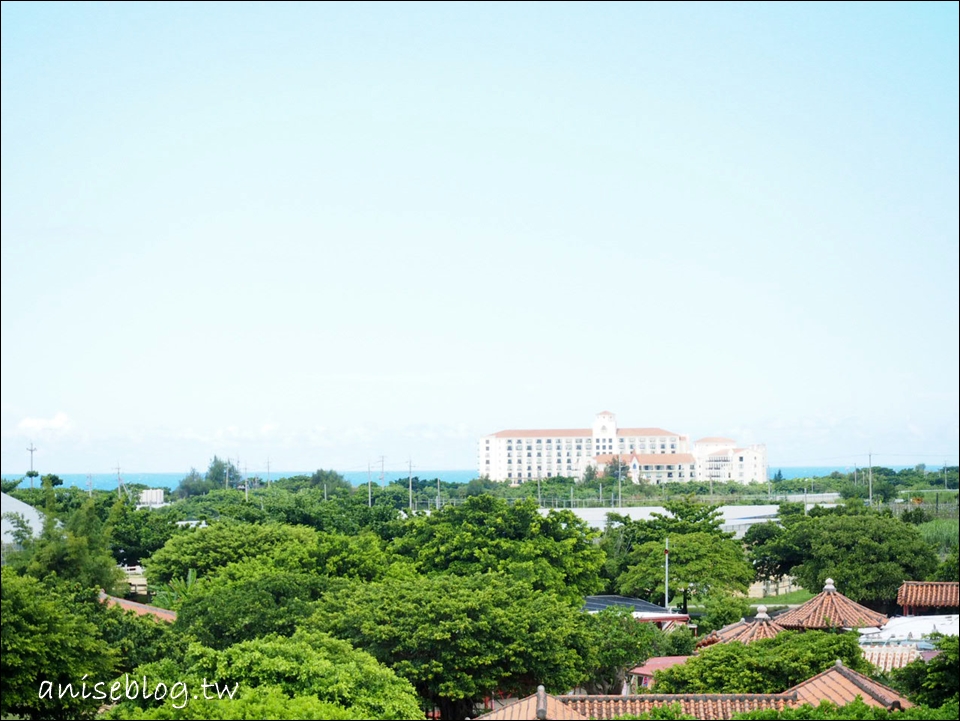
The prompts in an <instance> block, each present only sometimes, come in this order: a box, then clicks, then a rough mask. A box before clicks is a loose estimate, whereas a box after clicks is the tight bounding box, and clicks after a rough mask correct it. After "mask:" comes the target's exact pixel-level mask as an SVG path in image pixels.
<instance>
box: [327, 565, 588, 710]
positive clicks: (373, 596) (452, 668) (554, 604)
mask: <svg viewBox="0 0 960 721" xmlns="http://www.w3.org/2000/svg"><path fill="white" fill-rule="evenodd" d="M580 613H581V612H580V611H579V610H577V609H576V607H574V606H572V605H570V604H567V603H564V602H562V601H560V600H559V599H558V598H557V597H556V596H555V595H553V594H551V593H543V592H539V591H536V590H534V589H533V588H532V587H531V586H530V585H529V584H526V583H523V582H518V581H515V580H513V579H511V578H509V577H506V576H504V575H502V574H494V573H485V574H472V575H468V576H454V575H451V574H442V575H438V576H434V577H422V576H407V577H396V578H394V577H388V578H386V579H384V580H383V581H380V582H375V583H366V584H360V583H357V584H353V585H351V586H350V587H348V588H345V589H343V590H341V591H338V592H336V593H331V594H328V595H326V596H324V598H323V599H321V601H320V602H319V608H318V611H317V613H316V614H315V615H314V616H313V617H312V618H311V621H310V623H311V624H313V625H314V626H316V627H318V628H320V629H321V630H325V631H329V632H330V633H332V634H334V635H335V636H338V637H339V638H343V639H345V640H347V641H349V642H351V643H353V644H354V645H355V646H357V647H358V648H362V649H364V650H366V651H368V652H369V653H371V654H373V656H374V657H376V658H377V659H378V660H379V661H381V662H382V663H384V664H387V665H388V666H390V667H391V668H392V669H393V670H394V671H396V672H397V674H398V675H400V676H402V677H404V678H406V679H408V680H409V681H410V682H411V683H412V684H413V685H414V687H415V688H416V690H417V693H419V694H420V696H421V697H422V698H423V699H425V700H426V701H428V702H429V703H430V704H433V705H436V706H438V707H439V708H440V712H441V716H442V717H443V718H466V717H468V716H473V715H474V705H475V703H476V702H477V701H479V700H481V699H482V698H483V697H484V696H485V695H487V694H490V693H492V692H494V691H497V690H499V691H503V692H511V693H516V694H525V693H530V692H532V691H533V690H534V689H535V688H536V686H537V685H538V684H541V683H542V684H545V685H546V686H547V687H548V688H550V689H552V690H553V691H558V692H565V691H568V690H569V689H570V688H571V687H573V686H574V685H576V684H577V682H578V681H580V680H581V678H582V661H581V654H582V651H581V650H580V649H582V648H583V647H584V632H583V626H582V624H581V622H580V618H579V617H580Z"/></svg>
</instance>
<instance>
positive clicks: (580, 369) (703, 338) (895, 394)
mask: <svg viewBox="0 0 960 721" xmlns="http://www.w3.org/2000/svg"><path fill="white" fill-rule="evenodd" d="M958 56H960V48H958V5H957V3H932V4H923V3H906V4H889V3H882V4H840V3H828V4H813V5H807V4H780V3H777V4H770V5H762V4H753V3H746V4H741V3H738V4H721V3H706V4H672V3H671V4H663V5H660V4H652V3H644V4H634V5H629V4H619V3H618V4H594V3H590V4H558V5H552V4H532V5H524V4H520V5H514V4H509V5H507V4H504V5H500V4H473V5H459V4H457V5H442V4H434V3H430V4H412V5H393V4H389V5H380V4H376V5H362V4H361V5H354V4H343V5H341V4H304V5H300V4H276V3H270V4H230V3H217V4H173V3H158V4H147V3H143V4H139V3H138V4H112V3H111V4H94V3H89V4H88V3H84V4H69V3H57V4H42V3H6V2H5V3H3V6H2V104H0V113H2V155H0V166H2V211H0V213H2V241H3V242H2V245H3V248H2V281H3V282H2V361H3V362H2V390H3V393H2V395H3V399H2V471H3V472H4V473H6V474H18V473H22V472H24V471H25V470H26V469H27V467H28V465H29V455H28V453H27V452H26V450H25V449H26V447H27V446H28V445H29V444H30V442H31V441H32V442H33V443H34V444H36V447H37V448H38V449H39V450H38V452H37V454H36V456H35V464H36V466H37V468H38V469H39V470H41V471H42V472H106V471H109V469H111V468H112V467H114V466H116V465H117V464H120V465H121V466H122V467H123V468H125V469H128V470H131V471H179V470H184V471H186V470H188V469H189V468H190V467H191V466H196V467H199V468H204V467H206V465H207V462H208V460H209V459H210V457H211V456H212V455H213V454H214V453H217V454H219V455H221V456H223V455H229V456H230V457H233V458H236V457H237V456H239V457H240V459H241V463H243V464H244V465H247V466H248V468H249V470H250V471H251V472H253V471H255V470H261V469H262V468H263V467H264V466H265V464H266V461H267V459H268V458H269V459H270V460H271V465H272V466H273V467H274V468H284V469H312V468H319V467H323V468H339V469H342V470H354V469H361V468H366V466H367V463H368V462H371V461H372V462H375V463H376V462H378V459H379V456H381V455H384V456H386V459H387V460H386V465H387V467H388V468H391V467H392V468H401V467H406V464H407V461H408V459H409V460H411V461H412V462H413V464H414V469H415V470H416V468H421V469H440V468H471V467H475V464H476V443H477V439H478V437H479V436H481V435H483V434H486V433H492V432H495V431H498V430H502V429H506V428H530V427H533V428H544V427H547V428H550V427H555V428H564V427H587V426H589V425H590V424H591V422H592V419H593V416H594V414H595V413H597V412H599V411H601V410H607V409H609V410H611V411H613V412H615V413H617V416H618V420H619V422H620V423H621V424H623V425H628V426H659V427H663V428H667V429H669V430H671V431H674V432H678V433H685V434H689V435H690V436H691V437H694V438H697V437H700V436H705V435H725V436H731V437H733V438H735V439H737V440H738V441H740V442H742V443H766V444H767V448H768V454H769V459H770V464H771V466H772V467H776V466H777V465H851V466H852V465H853V464H855V463H859V464H861V465H862V464H864V463H866V460H867V454H868V453H869V452H871V451H872V452H873V454H874V462H875V463H877V462H879V463H880V464H883V465H909V464H913V463H920V462H926V463H928V464H940V463H942V462H943V461H947V462H949V463H956V462H957V457H958V435H960V429H958V380H957V379H958V375H960V371H958V344H960V343H958V305H960V301H958V297H960V290H958V244H960V241H958V237H960V227H958V196H960V187H958V153H960V150H958V135H960V125H958V83H960V81H958Z"/></svg>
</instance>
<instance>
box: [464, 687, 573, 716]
mask: <svg viewBox="0 0 960 721" xmlns="http://www.w3.org/2000/svg"><path fill="white" fill-rule="evenodd" d="M587 718H588V717H587V716H584V715H583V714H581V713H579V712H578V711H576V709H573V708H570V707H569V706H567V705H566V704H564V703H561V701H560V699H559V698H558V697H557V696H551V695H550V694H548V693H547V692H546V691H545V690H544V688H543V686H538V687H537V692H536V693H535V694H532V695H530V696H527V697H526V698H522V699H519V700H518V701H514V702H513V703H511V704H507V705H506V706H504V707H502V708H498V709H496V710H494V711H491V712H490V713H485V714H483V715H482V716H477V721H480V719H484V721H526V719H530V720H531V721H534V720H536V719H569V721H581V719H582V720H583V721H586V719H587Z"/></svg>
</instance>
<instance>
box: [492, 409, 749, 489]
mask: <svg viewBox="0 0 960 721" xmlns="http://www.w3.org/2000/svg"><path fill="white" fill-rule="evenodd" d="M617 458H619V459H620V462H621V463H622V464H625V465H626V466H627V467H628V468H629V470H628V471H627V475H628V476H629V479H630V480H631V481H632V482H633V483H640V482H641V481H646V482H649V483H654V484H660V483H671V482H674V481H678V482H687V481H693V480H716V481H738V482H740V483H749V482H750V481H760V482H766V480H767V453H766V448H765V447H764V446H762V445H757V446H750V447H749V448H744V447H740V446H738V445H737V443H736V442H735V441H733V440H731V439H728V438H703V439H701V440H699V441H696V442H694V443H693V444H691V442H690V438H689V437H688V436H685V435H682V434H679V433H675V432H673V431H668V430H665V429H663V428H656V427H649V428H635V427H628V428H621V427H619V426H618V425H617V417H616V416H615V415H614V414H613V413H611V412H609V411H603V412H601V413H598V414H597V416H596V418H595V419H594V421H593V425H592V426H591V427H590V428H562V429H528V430H506V431H499V432H497V433H493V434H491V435H488V436H483V437H482V438H481V439H480V444H479V450H478V459H477V460H478V463H477V466H478V469H479V473H480V476H486V477H487V478H490V479H491V480H495V481H509V482H511V483H520V482H522V481H528V480H534V479H537V478H553V477H555V476H566V477H571V478H576V479H578V480H579V479H583V477H584V474H585V473H586V471H587V468H590V467H592V468H594V469H595V470H596V471H597V472H598V473H602V472H603V471H604V470H605V468H606V467H607V466H608V465H609V464H610V463H613V462H615V461H616V459H617ZM624 480H626V478H624Z"/></svg>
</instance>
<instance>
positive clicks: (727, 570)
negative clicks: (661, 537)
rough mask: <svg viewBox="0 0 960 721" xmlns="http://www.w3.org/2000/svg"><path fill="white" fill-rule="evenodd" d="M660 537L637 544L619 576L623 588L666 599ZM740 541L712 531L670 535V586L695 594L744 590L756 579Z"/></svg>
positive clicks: (658, 598) (728, 592)
mask: <svg viewBox="0 0 960 721" xmlns="http://www.w3.org/2000/svg"><path fill="white" fill-rule="evenodd" d="M665 550H666V549H665V546H664V543H663V542H661V541H650V542H648V543H644V544H643V545H642V546H639V547H637V548H635V549H634V550H633V551H632V552H631V554H630V556H629V557H628V559H627V564H628V565H627V570H626V571H625V572H624V573H623V574H621V576H620V579H619V588H620V592H621V593H624V594H626V595H628V596H631V595H636V596H639V597H641V598H646V599H654V600H656V601H664V602H666V601H668V600H669V599H666V600H664V598H663V592H664V555H665V553H664V552H665ZM753 575H754V574H753V568H752V567H751V566H750V564H749V563H747V560H746V558H745V556H744V554H743V549H742V547H741V546H740V544H739V543H737V542H736V541H733V540H730V539H727V538H718V537H717V536H716V535H715V534H710V533H687V534H683V535H677V536H671V537H670V587H671V588H672V589H675V590H676V591H679V592H682V593H684V594H686V593H690V594H691V595H693V596H696V597H702V596H707V595H717V594H731V593H734V592H745V591H746V590H747V589H748V588H749V586H750V583H751V582H752V581H753Z"/></svg>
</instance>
